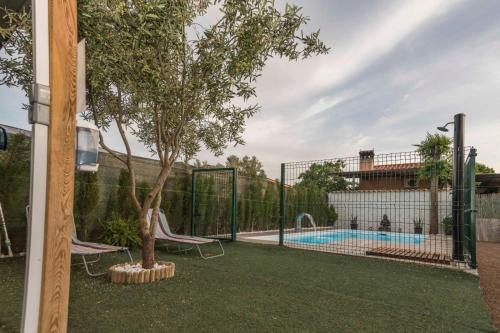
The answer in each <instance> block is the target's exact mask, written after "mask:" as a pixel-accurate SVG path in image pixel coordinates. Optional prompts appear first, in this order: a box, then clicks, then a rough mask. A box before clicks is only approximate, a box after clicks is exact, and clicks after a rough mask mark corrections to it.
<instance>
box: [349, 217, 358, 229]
mask: <svg viewBox="0 0 500 333" xmlns="http://www.w3.org/2000/svg"><path fill="white" fill-rule="evenodd" d="M357 229H358V217H357V216H354V215H353V216H352V217H351V230H357Z"/></svg>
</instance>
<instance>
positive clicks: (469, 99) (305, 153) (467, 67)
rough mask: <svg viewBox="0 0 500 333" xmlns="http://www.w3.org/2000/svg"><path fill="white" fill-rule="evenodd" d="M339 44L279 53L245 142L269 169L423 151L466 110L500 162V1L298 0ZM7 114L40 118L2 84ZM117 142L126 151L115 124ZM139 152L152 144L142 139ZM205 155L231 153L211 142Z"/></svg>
mask: <svg viewBox="0 0 500 333" xmlns="http://www.w3.org/2000/svg"><path fill="white" fill-rule="evenodd" d="M289 2H291V3H296V4H299V5H300V6H302V7H303V12H304V13H305V14H306V15H307V16H309V17H310V18H311V21H310V23H309V25H308V27H307V29H310V30H315V29H317V28H320V29H321V34H322V39H323V40H324V41H325V42H326V43H327V44H328V45H329V46H331V47H332V50H331V52H330V54H328V55H325V56H320V57H315V58H312V59H308V60H306V61H299V62H293V63H289V62H286V61H283V60H280V59H273V60H272V61H270V62H269V64H268V66H267V67H266V69H265V71H264V73H263V75H262V77H261V79H260V80H259V81H258V89H257V92H258V102H259V104H260V105H261V106H262V110H261V112H260V113H259V114H257V115H256V116H255V117H254V118H252V119H250V120H249V121H248V126H247V129H246V132H245V139H246V145H245V146H238V147H234V148H229V149H227V151H226V156H227V155H229V154H237V155H240V156H242V155H244V154H248V155H256V156H257V157H258V158H259V159H260V160H261V161H262V162H263V163H264V166H265V169H266V171H267V172H268V174H269V175H270V176H273V177H277V176H278V172H279V164H280V163H281V162H286V161H296V160H308V159H322V158H333V157H343V156H355V155H357V153H358V151H359V150H361V149H371V148H374V149H375V150H376V152H397V151H409V150H412V149H413V147H412V144H414V143H417V142H419V141H420V140H421V139H422V138H423V137H424V136H425V133H426V132H428V131H430V132H434V131H435V128H436V126H439V125H442V124H444V123H446V122H448V121H449V120H451V119H452V118H453V115H454V114H456V113H460V112H463V113H465V114H466V115H467V117H466V144H467V145H473V146H475V147H476V148H478V155H479V156H478V160H479V161H481V162H483V163H486V164H487V165H489V166H492V167H494V168H495V169H496V170H497V171H500V149H498V146H499V144H500V1H497V0H480V1H466V0H463V1H460V0H457V1H455V0H446V1H436V0H404V1H403V0H398V1H394V0H391V1H386V0H379V1H373V0H357V1H352V0H342V1H339V0H335V1H332V0H303V1H299V0H291V1H289ZM0 101H1V111H0V123H5V124H8V125H12V126H17V127H22V128H29V125H28V123H27V116H26V114H25V112H24V111H22V110H21V107H20V105H21V103H22V102H23V101H25V97H24V96H23V93H22V92H20V91H17V90H14V89H7V88H5V87H0ZM107 140H108V142H110V144H111V146H112V147H113V148H115V149H117V150H123V149H122V147H121V145H120V141H119V139H118V136H117V135H116V133H115V132H114V131H111V132H110V133H108V135H107ZM134 149H135V152H136V153H137V155H143V156H145V155H147V153H146V151H145V150H144V149H143V148H142V147H141V145H140V144H138V143H134ZM198 158H199V159H201V160H208V161H209V162H214V163H215V162H217V161H220V162H223V160H224V157H221V158H215V157H213V156H212V155H211V154H210V153H208V152H205V151H203V152H201V153H200V154H199V156H198Z"/></svg>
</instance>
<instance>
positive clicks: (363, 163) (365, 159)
mask: <svg viewBox="0 0 500 333" xmlns="http://www.w3.org/2000/svg"><path fill="white" fill-rule="evenodd" d="M374 158H375V151H374V150H373V149H372V150H362V151H360V152H359V171H369V170H373V161H374Z"/></svg>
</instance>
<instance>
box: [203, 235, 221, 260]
mask: <svg viewBox="0 0 500 333" xmlns="http://www.w3.org/2000/svg"><path fill="white" fill-rule="evenodd" d="M217 243H219V247H220V249H221V250H222V253H219V254H216V255H213V256H208V257H207V256H204V255H203V252H202V251H201V248H200V246H199V245H196V248H197V249H198V253H199V254H200V257H202V258H203V259H205V260H206V259H212V258H217V257H222V256H223V255H224V248H223V247H222V244H221V242H220V240H217Z"/></svg>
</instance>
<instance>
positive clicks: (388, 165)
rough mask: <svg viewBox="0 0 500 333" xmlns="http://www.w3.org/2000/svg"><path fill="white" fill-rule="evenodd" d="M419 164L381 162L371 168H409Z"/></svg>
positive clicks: (418, 166) (414, 167)
mask: <svg viewBox="0 0 500 333" xmlns="http://www.w3.org/2000/svg"><path fill="white" fill-rule="evenodd" d="M420 165H421V163H401V164H382V165H374V166H373V170H409V169H418V168H420ZM369 171H371V170H369Z"/></svg>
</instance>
